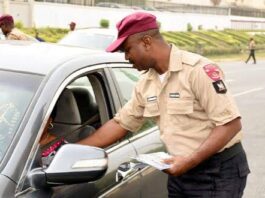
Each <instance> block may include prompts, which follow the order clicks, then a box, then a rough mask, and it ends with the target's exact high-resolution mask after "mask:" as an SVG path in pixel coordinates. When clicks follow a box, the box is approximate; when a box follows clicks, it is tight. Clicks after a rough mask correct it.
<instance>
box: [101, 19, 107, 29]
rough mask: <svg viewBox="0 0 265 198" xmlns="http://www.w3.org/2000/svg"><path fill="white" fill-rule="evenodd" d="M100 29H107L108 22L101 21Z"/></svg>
mask: <svg viewBox="0 0 265 198" xmlns="http://www.w3.org/2000/svg"><path fill="white" fill-rule="evenodd" d="M100 27H102V28H109V20H108V19H101V20H100Z"/></svg>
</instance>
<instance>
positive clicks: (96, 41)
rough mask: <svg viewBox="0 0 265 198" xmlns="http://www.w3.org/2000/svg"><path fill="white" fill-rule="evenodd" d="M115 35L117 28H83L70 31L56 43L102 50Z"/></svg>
mask: <svg viewBox="0 0 265 198" xmlns="http://www.w3.org/2000/svg"><path fill="white" fill-rule="evenodd" d="M116 37H117V30H115V29H106V28H84V29H78V30H75V31H70V32H69V33H68V34H67V35H65V36H64V37H63V38H62V39H61V40H59V41H58V44H62V45H70V46H76V47H85V48H89V49H94V50H102V51H104V50H105V49H106V48H107V47H108V46H109V45H110V44H111V43H112V42H113V41H114V40H115V39H116Z"/></svg>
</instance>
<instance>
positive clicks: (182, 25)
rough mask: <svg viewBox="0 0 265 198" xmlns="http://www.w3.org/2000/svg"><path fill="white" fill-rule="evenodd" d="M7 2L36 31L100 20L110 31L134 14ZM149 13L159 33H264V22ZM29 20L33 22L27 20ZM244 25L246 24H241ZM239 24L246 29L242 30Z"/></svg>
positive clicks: (93, 23) (87, 24) (17, 17)
mask: <svg viewBox="0 0 265 198" xmlns="http://www.w3.org/2000/svg"><path fill="white" fill-rule="evenodd" d="M9 2H10V5H9V10H10V14H12V15H13V16H14V18H15V20H20V21H22V22H23V24H24V25H25V26H36V27H47V26H49V27H60V28H68V24H69V23H70V22H71V21H75V22H76V23H77V28H85V27H99V23H100V20H101V19H108V20H109V22H110V28H115V25H116V23H117V22H118V21H119V20H120V19H122V18H123V17H124V16H126V15H128V14H130V13H133V12H135V10H132V9H112V8H102V7H88V6H79V5H69V4H55V3H43V2H34V3H33V4H28V3H25V2H12V1H9ZM2 3H3V2H0V8H2V9H3V4H2ZM1 4H2V6H1ZM2 12H3V11H2ZM150 13H152V14H154V15H156V16H157V20H158V21H159V22H160V23H161V29H162V30H165V31H170V30H172V31H174V30H178V31H185V30H187V24H188V23H190V24H191V25H192V26H193V29H195V30H196V29H197V28H198V26H199V25H202V27H203V28H204V29H216V28H217V29H219V30H221V29H224V28H232V27H236V28H240V27H243V26H244V27H252V28H253V29H265V27H264V23H265V18H252V17H238V16H223V15H206V14H190V13H173V12H159V11H154V12H150ZM0 14H1V9H0ZM31 14H32V17H31ZM31 18H32V21H31V20H30V19H31ZM244 21H245V22H246V23H244ZM242 23H243V24H245V25H243V26H242ZM246 24H247V25H246ZM253 24H254V25H253Z"/></svg>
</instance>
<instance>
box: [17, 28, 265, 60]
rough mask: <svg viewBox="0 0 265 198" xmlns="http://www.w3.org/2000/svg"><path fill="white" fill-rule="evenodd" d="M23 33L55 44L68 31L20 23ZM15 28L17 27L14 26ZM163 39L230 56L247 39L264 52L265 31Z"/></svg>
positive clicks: (168, 34)
mask: <svg viewBox="0 0 265 198" xmlns="http://www.w3.org/2000/svg"><path fill="white" fill-rule="evenodd" d="M16 25H18V27H22V28H19V29H21V30H22V31H23V32H25V33H26V34H29V35H31V36H33V37H35V34H36V31H38V33H39V37H41V38H42V39H44V40H45V41H46V42H52V43H55V42H57V41H58V40H60V39H61V38H62V37H64V36H65V35H66V34H67V33H68V31H69V30H68V29H62V28H51V27H46V28H38V29H36V28H23V24H22V23H18V24H16ZM16 27H17V26H16ZM191 28H192V27H191ZM162 35H163V37H164V38H165V40H166V41H167V42H169V43H173V44H174V45H176V46H177V47H179V48H180V49H184V50H188V51H191V52H196V53H199V54H202V55H206V56H207V55H211V56H212V55H231V54H239V53H242V52H244V53H246V50H248V47H247V46H248V42H249V38H250V37H253V38H254V40H255V41H256V44H257V45H256V49H257V50H258V51H261V50H264V51H265V31H238V30H237V31H236V30H228V29H226V30H223V31H217V30H208V31H206V30H199V31H186V32H180V31H175V32H173V31H167V32H162Z"/></svg>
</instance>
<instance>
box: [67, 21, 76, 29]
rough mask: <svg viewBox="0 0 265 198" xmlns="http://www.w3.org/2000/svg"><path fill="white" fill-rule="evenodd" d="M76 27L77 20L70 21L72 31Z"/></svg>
mask: <svg viewBox="0 0 265 198" xmlns="http://www.w3.org/2000/svg"><path fill="white" fill-rule="evenodd" d="M75 27H76V23H75V22H73V21H72V22H71V23H69V28H70V31H74V30H75Z"/></svg>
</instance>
